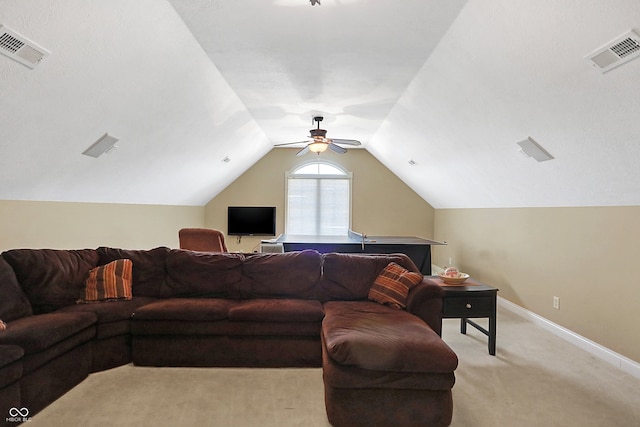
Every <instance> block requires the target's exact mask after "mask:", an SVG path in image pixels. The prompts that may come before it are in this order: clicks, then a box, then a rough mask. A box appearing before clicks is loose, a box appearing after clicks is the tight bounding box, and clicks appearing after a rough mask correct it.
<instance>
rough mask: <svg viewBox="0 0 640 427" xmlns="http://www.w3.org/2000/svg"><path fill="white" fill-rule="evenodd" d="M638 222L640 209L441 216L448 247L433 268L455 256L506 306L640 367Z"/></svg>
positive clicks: (439, 228) (438, 222) (439, 227)
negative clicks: (511, 305)
mask: <svg viewBox="0 0 640 427" xmlns="http://www.w3.org/2000/svg"><path fill="white" fill-rule="evenodd" d="M638 218H640V207H588V208H523V209H451V210H450V209H442V210H436V212H435V230H436V235H435V238H436V239H437V240H446V241H447V242H448V243H449V244H448V246H444V247H436V248H435V250H434V256H433V261H434V263H435V264H437V265H440V266H443V265H447V264H448V263H449V258H450V257H451V258H452V263H453V264H454V265H455V266H457V267H458V268H459V269H460V270H462V271H464V272H468V273H470V274H471V275H473V276H475V277H477V278H478V279H480V280H482V281H485V282H487V283H489V284H493V285H495V286H497V287H499V288H500V291H499V293H498V294H499V295H500V296H502V297H504V298H506V299H507V300H509V301H511V302H514V303H516V304H518V305H520V306H522V307H524V308H526V309H528V310H530V311H533V312H535V313H537V314H539V315H541V316H543V317H545V318H547V319H549V320H551V321H552V322H555V323H557V324H559V325H562V326H564V327H566V328H568V329H570V330H572V331H574V332H576V333H578V334H580V335H582V336H584V337H586V338H589V339H591V340H592V341H595V342H597V343H599V344H601V345H603V346H605V347H607V348H609V349H611V350H613V351H615V352H617V353H620V354H622V355H624V356H626V357H628V358H630V359H632V360H635V361H639V362H640V340H638V339H637V336H638V332H637V331H638V325H640V280H639V279H638V275H637V274H635V270H636V268H635V267H636V263H637V262H638V260H639V259H640V244H639V243H638V242H640V227H638ZM554 296H558V297H560V309H559V310H555V309H554V308H553V297H554ZM498 329H499V325H498Z"/></svg>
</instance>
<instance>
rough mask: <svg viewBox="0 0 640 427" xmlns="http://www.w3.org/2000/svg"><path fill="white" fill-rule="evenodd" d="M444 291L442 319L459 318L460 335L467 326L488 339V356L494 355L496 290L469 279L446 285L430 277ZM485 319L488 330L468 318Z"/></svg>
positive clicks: (464, 331) (465, 330) (434, 277)
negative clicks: (459, 283)
mask: <svg viewBox="0 0 640 427" xmlns="http://www.w3.org/2000/svg"><path fill="white" fill-rule="evenodd" d="M430 279H432V280H433V281H434V282H436V283H438V284H439V285H440V286H441V287H442V289H443V290H444V299H443V304H442V318H443V319H457V318H460V333H462V334H466V333H467V324H469V325H471V326H473V327H474V328H476V329H477V330H479V331H480V332H482V333H483V334H485V335H486V336H487V337H489V345H488V346H489V354H490V355H492V356H495V354H496V326H497V316H496V314H497V301H496V300H497V296H498V289H497V288H494V287H493V286H489V285H485V284H484V283H481V282H478V281H477V280H473V279H471V278H469V279H467V280H466V281H465V282H464V283H463V284H462V285H447V284H445V283H444V282H443V281H442V280H440V278H439V277H438V276H433V277H430ZM478 317H486V318H488V319H489V329H488V330H487V329H485V328H483V327H482V326H480V325H478V324H477V323H475V322H474V321H473V320H470V318H478Z"/></svg>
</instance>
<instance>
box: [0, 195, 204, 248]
mask: <svg viewBox="0 0 640 427" xmlns="http://www.w3.org/2000/svg"><path fill="white" fill-rule="evenodd" d="M203 225H204V207H202V206H157V205H126V204H101V203H61V202H25V201H0V250H7V249H14V248H52V249H79V248H96V247H98V246H112V247H121V248H128V249H147V248H153V247H157V246H169V247H175V248H177V247H178V246H179V244H178V230H179V229H180V228H182V227H202V226H203Z"/></svg>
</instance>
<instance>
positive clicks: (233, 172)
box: [0, 0, 640, 208]
mask: <svg viewBox="0 0 640 427" xmlns="http://www.w3.org/2000/svg"><path fill="white" fill-rule="evenodd" d="M321 3H322V4H321V5H316V6H312V5H311V4H310V2H309V1H307V0H236V1H222V0H170V1H165V0H136V1H130V0H110V1H108V2H105V1H99V0H89V1H87V0H0V24H2V25H4V26H5V27H7V28H9V29H11V30H13V31H15V32H16V33H18V34H20V35H21V36H24V37H26V38H28V39H30V40H31V41H33V42H35V43H37V44H38V45H40V46H42V47H43V48H45V49H47V50H48V51H50V52H51V54H50V55H48V56H47V57H46V58H44V59H43V60H42V61H41V62H40V63H39V64H38V65H37V66H36V67H35V68H34V69H31V68H29V67H26V66H24V65H22V64H20V63H18V62H16V61H13V60H11V59H9V58H7V57H6V56H2V55H0V183H1V184H0V199H3V200H57V201H74V202H110V203H143V204H169V205H203V204H205V203H207V202H208V201H209V200H210V199H211V198H213V197H214V196H215V195H216V194H218V193H219V192H220V191H222V190H223V189H224V188H225V187H226V186H227V185H229V184H230V183H231V182H233V180H235V179H236V178H237V177H238V176H240V175H241V174H242V173H243V172H244V171H246V170H247V169H248V168H250V167H251V166H252V165H253V164H254V163H255V162H256V161H258V160H259V159H260V158H261V157H262V156H264V155H265V154H266V153H268V152H269V151H270V150H271V149H272V148H273V146H274V145H275V144H279V143H285V142H291V141H299V140H301V139H304V138H305V137H306V136H307V134H308V130H309V129H310V128H311V125H312V122H311V118H312V117H313V116H314V115H323V116H324V117H325V120H324V122H323V127H324V128H326V129H327V130H328V136H330V137H331V136H333V137H336V138H348V139H358V140H360V141H362V142H363V148H364V149H366V150H368V151H369V152H371V153H372V154H373V155H374V156H375V157H377V158H378V159H379V160H380V161H381V162H382V163H383V164H385V165H386V166H387V167H388V168H389V169H390V170H391V171H393V172H394V173H395V174H396V175H398V176H399V177H400V178H401V179H402V180H404V181H405V182H406V183H407V184H408V185H409V186H411V188H413V189H414V190H415V191H416V192H417V193H418V194H419V195H420V196H421V197H423V198H424V199H425V200H426V201H427V202H429V203H431V204H432V205H433V206H434V207H436V208H471V207H521V206H610V205H640V167H638V165H639V164H640V119H639V117H640V83H639V82H640V60H637V59H636V60H632V61H629V62H628V63H626V64H624V65H622V66H620V67H618V68H615V69H613V70H612V71H609V72H607V73H601V72H600V71H598V70H597V69H596V68H595V67H593V66H592V65H591V64H590V63H589V61H587V60H585V58H584V57H585V56H586V55H588V54H589V53H591V52H592V51H594V50H595V49H597V48H599V47H601V46H602V45H604V44H606V43H608V42H610V41H612V40H614V39H616V38H617V37H618V36H620V35H622V34H625V33H627V32H628V31H629V30H635V31H636V32H637V33H640V2H639V1H637V0H615V1H614V0H610V1H604V0H564V1H562V2H559V1H555V0H520V1H513V0H492V1H490V2H487V1H483V0H468V1H464V0H447V1H441V0H403V1H402V2H397V1H395V2H394V1H383V0H370V1H365V0H321ZM105 133H109V134H110V135H112V136H114V137H116V138H118V139H119V142H118V149H117V150H115V151H113V152H111V153H110V154H104V155H102V156H100V157H98V158H93V157H87V156H84V155H82V152H83V151H84V150H85V149H87V148H88V147H89V146H90V145H91V144H92V143H93V142H94V141H96V140H97V139H98V138H99V137H101V136H102V135H103V134H105ZM528 137H531V138H533V139H534V140H535V141H537V142H538V143H539V144H540V145H542V146H543V147H544V148H545V149H546V150H547V151H548V152H549V153H551V155H552V156H553V157H554V158H553V159H552V160H549V161H545V162H540V163H539V162H536V161H535V160H534V159H532V158H526V157H525V156H523V155H522V154H521V153H519V151H518V148H519V146H518V145H517V142H519V141H522V140H525V139H527V138H528ZM225 158H228V159H230V161H228V162H224V161H223V159H225ZM410 163H412V164H410Z"/></svg>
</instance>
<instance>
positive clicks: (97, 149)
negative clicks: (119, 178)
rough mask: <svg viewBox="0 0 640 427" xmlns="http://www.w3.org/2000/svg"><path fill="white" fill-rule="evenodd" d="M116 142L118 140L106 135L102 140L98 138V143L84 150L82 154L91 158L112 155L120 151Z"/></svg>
mask: <svg viewBox="0 0 640 427" xmlns="http://www.w3.org/2000/svg"><path fill="white" fill-rule="evenodd" d="M116 142H118V138H115V137H113V136H111V135H109V134H108V133H105V134H104V135H102V136H101V137H100V138H98V140H97V141H96V142H94V143H93V144H91V146H90V147H89V148H87V149H86V150H84V151H83V152H82V154H84V155H85V156H91V157H100V156H101V155H102V154H104V153H107V154H110V153H112V152H113V151H114V150H117V149H118V146H117V145H116Z"/></svg>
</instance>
